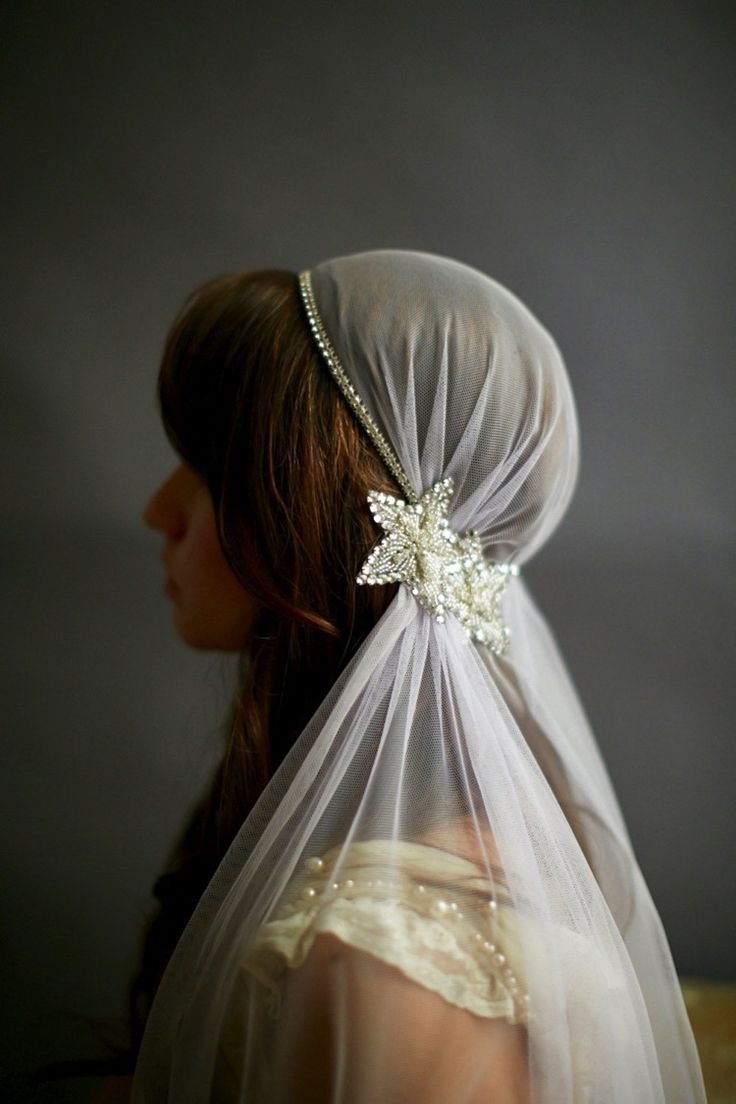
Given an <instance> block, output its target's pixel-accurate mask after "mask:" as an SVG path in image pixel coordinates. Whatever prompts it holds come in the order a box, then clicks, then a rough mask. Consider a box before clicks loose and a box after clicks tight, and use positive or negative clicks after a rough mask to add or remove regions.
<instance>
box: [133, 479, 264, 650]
mask: <svg viewBox="0 0 736 1104" xmlns="http://www.w3.org/2000/svg"><path fill="white" fill-rule="evenodd" d="M143 520H144V522H145V523H146V525H149V526H150V527H151V528H152V529H158V530H159V531H160V532H161V533H162V534H163V536H164V538H165V540H164V545H163V548H162V550H161V562H162V564H163V566H164V570H165V572H166V576H167V581H166V583H165V587H166V593H167V594H168V595H169V597H170V598H171V600H172V602H173V604H174V625H175V628H176V631H177V633H178V634H179V636H180V637H181V638H182V640H184V642H185V643H186V644H189V645H190V646H191V647H193V648H201V649H206V650H212V651H224V652H230V651H239V650H241V649H242V648H243V647H244V646H245V642H246V638H247V635H248V631H249V629H250V626H251V623H252V620H253V616H254V613H255V608H256V601H255V599H254V598H253V597H252V596H251V595H250V594H249V593H248V592H247V591H246V590H245V589H244V588H243V587H242V586H241V584H240V583H239V582H238V580H237V579H236V577H235V575H234V574H233V572H232V571H231V569H230V567H229V565H228V563H227V561H226V559H225V557H224V555H223V552H222V548H221V547H220V542H219V540H218V538H217V528H216V523H215V513H214V508H213V505H212V499H211V497H210V493H209V490H208V488H207V485H206V483H205V482H204V480H203V479H202V477H201V476H200V475H198V474H197V472H195V471H194V469H193V468H190V467H189V466H188V465H187V464H185V463H183V462H181V463H179V464H178V466H177V467H175V468H174V470H173V471H172V472H171V473H170V475H169V476H167V478H166V479H165V480H164V481H163V483H162V484H161V485H160V486H159V487H158V488H157V490H155V491H154V493H153V494H152V496H151V498H150V499H149V500H148V502H147V503H146V506H145V509H144V511H143Z"/></svg>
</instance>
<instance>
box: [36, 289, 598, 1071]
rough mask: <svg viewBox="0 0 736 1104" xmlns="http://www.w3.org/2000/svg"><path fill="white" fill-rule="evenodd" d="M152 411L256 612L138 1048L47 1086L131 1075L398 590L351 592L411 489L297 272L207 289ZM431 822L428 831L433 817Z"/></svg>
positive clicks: (517, 699) (178, 874)
mask: <svg viewBox="0 0 736 1104" xmlns="http://www.w3.org/2000/svg"><path fill="white" fill-rule="evenodd" d="M157 398H158V405H159V409H160V414H161V419H162V422H163V426H164V429H165V432H166V435H167V437H168V439H169V441H170V443H171V444H172V446H173V448H174V449H175V451H176V452H177V453H178V454H179V456H180V457H181V458H182V460H183V461H184V462H185V463H187V464H188V465H189V466H190V467H191V468H192V469H194V470H195V471H196V472H197V473H198V474H199V475H200V476H201V477H202V478H203V479H204V481H205V482H206V485H207V487H208V489H209V493H210V496H211V498H212V502H213V506H214V509H215V517H216V522H217V530H218V536H219V539H220V543H221V546H222V549H223V552H224V555H225V557H226V559H227V561H228V563H229V565H230V567H231V569H232V571H233V573H234V574H235V576H236V577H237V578H238V579H239V581H240V582H241V584H242V585H243V587H244V588H245V589H246V590H247V591H248V592H249V593H250V594H251V595H252V596H253V597H254V598H255V599H256V602H257V612H256V616H255V620H254V622H253V624H252V626H251V628H250V630H249V633H248V637H247V639H246V640H245V641H244V642H243V650H242V651H241V652H240V653H239V656H238V684H237V690H236V693H235V696H234V699H233V701H232V703H231V704H230V707H229V709H228V711H227V714H226V716H225V718H224V722H223V732H222V735H223V737H224V750H223V754H222V757H221V759H220V762H219V765H218V766H217V768H216V770H215V772H214V774H213V776H212V779H211V781H210V783H209V785H208V787H207V788H206V790H205V793H204V795H203V797H202V798H201V800H200V801H199V803H198V804H197V805H196V806H195V807H194V808H193V810H192V811H191V813H190V814H189V816H188V818H187V820H186V822H185V824H184V827H183V830H182V832H181V834H180V836H179V838H178V840H177V841H176V842H175V844H174V847H173V849H172V852H171V855H170V858H169V860H168V862H167V864H166V867H165V869H164V870H163V871H162V872H161V874H160V875H159V877H158V878H157V880H156V882H155V885H154V887H153V893H154V897H155V898H156V899H157V902H158V904H157V907H156V910H155V911H154V912H153V913H152V915H151V917H150V919H149V920H148V922H147V924H146V926H145V928H144V931H143V932H142V938H141V950H140V959H139V963H138V967H137V970H136V972H135V975H134V977H133V979H132V981H131V985H130V991H129V998H130V1000H129V1028H130V1045H129V1046H124V1047H119V1046H117V1045H115V1044H113V1043H111V1042H110V1041H108V1043H107V1046H108V1049H109V1050H110V1052H111V1053H114V1055H115V1056H114V1057H112V1058H109V1059H101V1060H91V1061H90V1060H83V1061H80V1062H64V1063H55V1064H53V1065H51V1066H47V1067H45V1072H46V1076H47V1077H51V1079H53V1078H54V1076H73V1075H77V1074H80V1073H87V1074H90V1075H91V1074H100V1073H104V1072H107V1073H113V1072H117V1073H124V1072H132V1070H133V1068H134V1066H135V1062H136V1057H137V1053H138V1050H139V1047H140V1042H141V1039H142V1035H143V1031H144V1028H145V1023H146V1019H147V1017H148V1013H149V1011H150V1007H151V1004H152V1002H153V998H154V996H155V993H156V990H157V988H158V985H159V983H160V980H161V977H162V975H163V973H164V970H165V968H166V965H167V963H168V960H169V958H170V957H171V954H172V952H173V950H174V947H175V946H176V943H177V942H178V939H179V937H180V935H181V934H182V932H183V930H184V928H185V926H186V924H187V921H188V920H189V918H190V916H191V914H192V912H193V911H194V908H195V906H196V904H197V902H198V900H199V898H200V897H201V895H202V893H203V891H204V889H205V888H206V886H207V884H208V882H209V881H210V879H211V877H212V875H213V874H214V872H215V870H216V868H217V866H218V865H219V863H220V860H221V859H222V857H223V856H224V854H225V852H226V850H227V849H228V847H229V845H230V843H231V842H232V840H233V838H234V836H235V834H236V833H237V831H238V829H239V828H240V826H241V825H242V823H243V821H244V820H245V819H246V817H247V816H248V813H249V812H250V810H251V809H252V807H253V805H254V804H255V803H256V801H257V800H258V798H259V796H260V795H261V793H262V791H263V789H264V787H265V786H266V784H267V783H268V781H269V780H270V778H271V777H272V776H273V774H274V772H275V771H276V770H277V769H278V767H279V764H280V763H281V762H282V761H283V759H284V757H285V756H286V755H287V753H288V752H289V750H290V749H291V747H292V746H293V744H294V742H295V740H296V738H297V737H298V736H299V734H300V733H301V731H302V730H303V729H304V727H305V726H306V724H307V722H308V720H309V718H310V717H311V715H312V714H313V713H314V712H315V710H316V709H317V707H318V706H319V705H320V703H321V702H322V700H323V699H324V698H325V696H326V694H327V692H328V691H329V689H330V688H331V687H332V685H333V684H334V682H335V681H336V679H337V677H338V676H339V674H340V672H341V671H342V670H343V668H344V667H345V665H346V664H347V663H348V662H349V660H350V659H351V657H352V656H353V655H354V653H355V651H356V650H357V649H358V647H359V646H360V644H361V643H362V642H363V640H364V639H365V637H366V636H367V634H368V633H369V632H370V630H371V629H372V628H373V626H374V625H375V624H376V622H377V621H378V619H379V618H380V617H381V615H382V614H383V613H384V611H385V610H386V608H387V607H388V605H389V604H390V603H391V601H392V600H393V598H394V596H395V594H396V590H397V588H398V586H399V584H398V583H393V584H387V585H384V586H381V587H360V586H357V585H356V584H355V576H356V575H357V573H358V571H359V569H360V565H361V564H362V562H363V560H364V559H365V557H366V555H367V554H368V552H369V551H370V549H371V547H372V546H373V545H374V543H375V540H376V530H375V524H374V522H373V520H372V517H371V515H370V512H369V511H368V510H367V509H366V496H367V494H368V492H369V490H372V489H377V490H383V491H387V492H389V493H392V494H396V495H398V496H402V494H403V492H402V490H401V488H400V487H399V486H398V485H397V483H396V482H395V480H394V479H393V477H392V476H391V475H390V473H389V472H388V470H387V469H386V468H385V467H384V465H383V462H382V461H381V460H380V458H379V456H378V454H377V452H376V451H375V449H374V447H373V445H372V444H371V443H369V442H368V441H367V439H366V437H365V436H364V434H363V431H362V429H361V428H360V427H359V425H358V423H357V421H356V419H355V417H354V415H353V413H352V411H351V410H350V408H349V407H348V405H347V403H346V401H345V400H344V398H343V396H342V394H341V392H340V390H339V388H338V387H337V386H336V384H335V383H334V381H333V380H332V378H331V376H330V374H329V372H328V370H327V368H326V366H325V365H324V364H323V363H322V361H321V359H320V353H319V351H318V349H317V347H316V345H315V344H314V341H313V338H312V335H311V332H310V330H309V327H308V324H307V321H306V316H305V313H304V310H303V307H302V303H301V298H300V294H299V286H298V277H297V275H296V274H295V273H293V272H288V271H284V270H281V269H261V270H256V271H245V272H234V273H225V274H222V275H218V276H215V277H213V278H211V279H209V280H207V281H205V282H204V283H202V284H200V285H199V286H197V287H196V288H195V289H194V290H193V291H192V292H191V293H190V294H189V295H188V296H187V298H186V299H185V300H184V302H183V304H182V306H181V308H180V309H179V311H178V313H177V315H176V316H175V318H174V320H173V322H172V323H171V326H170V328H169V331H168V333H167V336H166V339H165V342H164V348H163V353H162V357H161V363H160V368H159V373H158V380H157ZM499 662H500V663H501V669H502V671H503V674H504V678H505V680H506V682H507V688H511V693H510V695H509V697H508V704H509V708H510V709H511V710H512V712H513V713H514V714H515V716H516V719H517V722H518V723H519V726H520V728H521V730H522V731H523V732H524V733H525V734H526V736H527V738H528V740H529V742H530V745H531V746H532V749H533V752H534V754H535V756H536V757H537V760H538V762H539V764H540V767H541V768H542V770H543V771H544V773H545V776H546V777H547V780H548V782H549V784H550V786H551V788H552V790H553V792H554V793H555V795H556V797H557V799H558V801H559V803H560V806H561V808H562V809H563V812H564V813H565V815H566V817H567V819H568V822H569V823H570V825H571V827H572V830H573V832H574V833H575V835H576V837H577V839H578V842H579V843H580V845H581V848H582V849H583V851H584V853H585V854H586V857H587V858H588V860H589V862H590V864H591V866H592V867H593V869H594V873H596V871H595V859H594V856H593V854H592V851H591V849H590V845H591V841H592V840H593V839H594V833H595V832H596V831H601V832H602V833H603V834H604V835H606V836H607V837H608V836H609V833H608V831H607V829H606V827H605V825H603V824H601V823H597V824H596V823H595V819H596V818H595V817H593V816H592V813H591V811H590V810H586V809H584V808H583V807H581V806H579V805H576V804H575V803H574V802H573V801H572V800H571V798H570V795H569V786H568V781H567V778H566V776H565V773H564V770H563V769H562V765H561V763H560V761H559V757H558V756H557V754H556V752H555V751H554V749H553V748H552V746H551V744H550V743H549V741H548V740H547V738H546V737H545V735H544V733H543V732H542V731H541V730H540V729H539V727H538V725H537V724H536V722H535V720H534V718H533V717H532V716H531V714H530V713H529V711H528V709H527V708H526V706H525V705H524V703H523V695H521V694H520V692H518V687H517V688H516V692H515V691H514V689H513V686H514V676H513V672H512V671H511V669H510V668H509V667H508V666H507V665H506V664H505V663H503V662H502V661H499ZM425 812H426V820H427V823H431V821H432V819H433V817H432V810H431V803H429V804H428V807H427V810H426V811H425ZM586 816H587V818H588V819H587V822H586V827H583V818H584V817H586ZM589 833H591V835H590V836H589ZM596 876H597V874H596ZM42 1079H43V1077H42Z"/></svg>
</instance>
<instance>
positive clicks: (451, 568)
mask: <svg viewBox="0 0 736 1104" xmlns="http://www.w3.org/2000/svg"><path fill="white" fill-rule="evenodd" d="M452 492H453V480H452V477H450V476H448V477H447V478H446V479H443V480H442V481H441V482H439V483H435V485H434V486H433V487H432V489H431V490H429V491H427V492H426V494H424V495H422V496H421V498H419V500H418V501H417V502H416V503H411V502H405V501H404V500H403V499H401V498H395V497H394V496H393V495H390V494H386V493H384V492H382V491H371V492H370V493H369V495H368V504H369V506H370V509H371V513H372V514H373V518H374V520H375V521H376V522H377V523H378V524H379V525H380V526H381V528H382V529H383V530H384V533H385V535H384V536H383V538H382V539H381V541H380V542H379V543H378V544H377V545H376V546H375V547H374V548H373V549H372V550H371V552H370V553H369V554H368V557H367V558H366V560H365V562H364V563H363V565H362V567H361V569H360V573H359V575H358V576H357V582H358V583H361V584H363V583H367V584H370V585H376V584H381V583H393V582H402V583H405V584H406V585H407V586H408V587H409V589H410V590H411V592H412V594H413V595H414V596H415V598H416V599H417V601H418V602H420V603H421V605H422V606H424V608H425V609H426V610H427V611H428V612H429V613H430V614H431V615H432V616H433V617H434V618H435V620H437V621H438V622H443V621H444V620H445V614H446V613H448V612H449V613H453V614H454V615H455V616H456V617H457V619H458V621H459V622H460V624H461V625H462V626H463V628H464V629H465V631H466V632H467V634H468V635H469V636H470V637H471V639H472V640H477V641H478V642H479V643H482V644H486V645H487V646H488V647H489V648H490V649H491V651H492V652H495V653H496V655H502V654H503V653H504V652H505V651H506V648H507V647H508V642H509V630H508V627H507V626H506V625H505V624H504V622H503V618H502V616H501V611H500V608H499V607H500V601H501V596H502V594H503V592H504V590H505V588H506V584H507V583H508V580H509V576H511V575H518V574H519V568H518V567H517V566H516V565H515V564H498V563H492V562H490V561H488V560H486V559H485V558H484V556H483V550H482V548H481V543H480V537H479V535H478V534H477V533H476V532H475V531H474V530H470V531H469V532H467V533H463V534H461V533H456V532H455V531H454V530H452V529H451V528H450V524H449V521H448V517H447V515H448V511H449V505H450V499H451V497H452Z"/></svg>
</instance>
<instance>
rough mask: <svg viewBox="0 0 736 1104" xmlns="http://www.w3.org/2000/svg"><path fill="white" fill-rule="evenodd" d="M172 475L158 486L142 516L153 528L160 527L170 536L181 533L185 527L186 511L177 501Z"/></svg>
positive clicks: (146, 523) (145, 522)
mask: <svg viewBox="0 0 736 1104" xmlns="http://www.w3.org/2000/svg"><path fill="white" fill-rule="evenodd" d="M171 481H172V477H171V476H170V477H169V478H168V479H167V480H165V482H163V483H162V484H161V486H160V487H158V488H157V489H156V490H155V491H154V492H153V494H152V495H151V497H150V498H149V500H148V502H147V503H146V505H145V506H144V508H143V512H142V514H141V517H142V519H143V522H144V524H145V525H148V526H149V527H150V528H151V529H160V530H162V531H163V532H165V533H166V534H167V536H169V537H175V536H178V535H180V534H181V533H182V532H183V530H184V529H185V520H186V519H185V517H184V511H183V510H182V509H181V507H180V504H179V503H178V502H177V499H176V496H175V495H174V494H173V488H172V487H171Z"/></svg>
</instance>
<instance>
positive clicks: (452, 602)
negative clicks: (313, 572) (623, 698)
mask: <svg viewBox="0 0 736 1104" xmlns="http://www.w3.org/2000/svg"><path fill="white" fill-rule="evenodd" d="M299 290H300V292H301V297H302V301H303V303H304V308H305V310H306V314H307V319H308V321H309V326H310V328H311V331H312V335H313V337H314V339H315V341H316V343H317V346H318V348H319V350H320V352H321V353H322V356H323V359H324V360H325V362H326V364H327V366H328V368H329V369H330V372H331V374H332V377H333V379H334V380H335V382H336V383H337V385H338V387H339V388H340V390H341V391H342V393H343V395H344V396H345V399H346V400H347V402H348V404H349V406H350V407H351V409H352V410H353V412H354V414H355V416H356V417H357V419H358V421H359V423H360V424H361V425H362V427H363V429H364V430H365V432H366V433H367V435H368V437H369V439H370V440H371V441H372V442H373V444H374V445H375V447H376V449H377V450H378V453H379V455H380V456H381V458H382V460H383V462H384V464H385V465H386V467H387V468H388V470H389V472H390V473H391V474H392V475H393V476H394V478H395V479H396V481H397V483H398V484H399V486H400V487H401V488H402V490H403V491H404V494H405V496H406V498H405V499H401V498H396V497H395V496H394V495H390V494H385V493H384V492H382V491H371V492H370V493H369V494H368V505H369V507H370V510H371V513H372V514H373V520H374V521H375V522H377V524H378V525H380V526H381V528H382V529H383V531H384V535H383V537H382V538H381V540H380V541H379V543H378V544H376V545H375V547H374V548H373V549H372V550H371V552H369V554H368V556H367V558H366V560H365V561H364V563H363V565H362V567H361V569H360V573H359V574H358V576H357V578H356V582H357V583H359V584H361V585H362V584H368V585H381V584H385V583H394V582H401V583H404V584H405V585H406V586H408V587H409V589H410V590H411V593H412V594H413V595H414V597H415V598H416V599H417V601H418V602H419V603H420V604H421V605H422V606H423V607H424V608H425V609H426V610H427V611H428V612H429V613H430V614H431V615H432V616H433V617H434V618H435V620H436V621H438V622H440V623H442V622H444V620H445V615H446V614H447V613H448V612H449V613H453V614H454V615H455V617H457V619H458V621H459V622H460V624H461V625H462V626H463V628H464V629H465V632H466V633H467V634H468V636H469V637H470V638H471V640H476V641H478V642H479V643H481V644H486V645H487V646H488V647H489V648H490V650H491V651H492V652H494V653H495V654H496V655H502V654H503V653H504V652H505V651H506V649H507V647H508V643H509V630H508V627H507V626H506V625H505V624H504V621H503V618H502V616H501V610H500V602H501V596H502V594H503V592H504V590H505V589H506V585H507V583H508V581H509V577H510V576H512V575H518V574H519V568H518V567H517V566H516V564H504V563H501V564H499V563H493V562H490V561H489V560H486V559H485V557H484V556H483V549H482V547H481V543H480V537H479V535H478V533H477V532H475V530H472V529H471V530H469V531H468V532H467V533H456V532H455V531H454V530H452V529H451V528H450V524H449V521H448V512H449V508H450V499H451V498H452V492H453V489H454V483H453V480H452V477H451V476H448V477H447V478H446V479H443V480H441V481H440V482H438V483H435V484H434V486H433V487H432V488H431V489H430V490H428V491H426V492H425V493H424V494H422V495H421V496H417V495H416V494H415V492H414V489H413V488H412V486H411V484H410V482H409V480H408V478H407V476H406V473H405V472H404V469H403V468H402V466H401V463H400V462H399V459H398V457H397V456H396V454H395V452H394V451H393V449H392V448H391V446H390V445H389V443H388V441H387V440H386V438H385V437H384V435H383V433H382V432H381V430H380V429H379V427H378V426H377V425H376V422H375V421H374V419H373V417H372V416H371V414H370V412H369V411H368V409H367V408H366V406H365V404H364V402H363V400H362V399H361V398H360V396H359V395H358V393H357V391H356V390H355V387H354V386H353V384H352V383H351V381H350V379H349V377H348V375H347V373H346V371H345V369H344V367H343V366H342V364H341V363H340V359H339V357H338V355H337V353H336V352H335V349H334V346H333V345H332V343H331V341H330V339H329V337H328V336H327V333H326V331H325V328H324V326H323V324H322V319H321V318H320V316H319V312H318V311H317V305H316V303H315V300H314V293H313V291H312V281H311V278H310V273H309V272H308V271H305V272H302V273H300V275H299Z"/></svg>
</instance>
